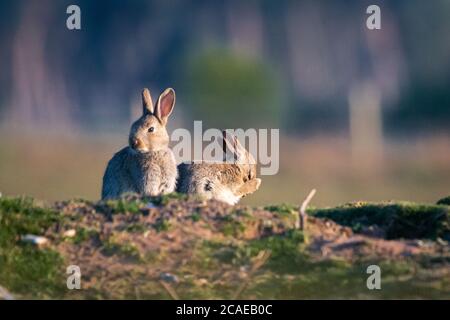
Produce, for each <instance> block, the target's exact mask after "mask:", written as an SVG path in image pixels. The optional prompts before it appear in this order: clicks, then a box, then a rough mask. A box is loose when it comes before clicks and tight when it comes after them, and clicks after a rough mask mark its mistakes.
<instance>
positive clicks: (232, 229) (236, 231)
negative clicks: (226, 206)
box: [221, 214, 245, 237]
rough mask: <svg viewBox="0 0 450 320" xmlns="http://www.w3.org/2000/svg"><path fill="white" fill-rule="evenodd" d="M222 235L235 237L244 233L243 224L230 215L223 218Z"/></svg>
mask: <svg viewBox="0 0 450 320" xmlns="http://www.w3.org/2000/svg"><path fill="white" fill-rule="evenodd" d="M223 221H224V223H223V225H222V229H221V230H222V233H223V234H224V235H225V236H233V237H237V236H239V235H240V234H242V233H243V232H244V231H245V224H244V223H243V222H241V221H239V220H238V219H236V218H235V217H234V215H232V214H230V215H227V216H224V217H223Z"/></svg>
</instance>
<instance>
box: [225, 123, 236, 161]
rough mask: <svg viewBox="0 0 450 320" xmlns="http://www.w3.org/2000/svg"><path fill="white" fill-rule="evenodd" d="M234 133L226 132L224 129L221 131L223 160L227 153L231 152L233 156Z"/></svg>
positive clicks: (234, 151)
mask: <svg viewBox="0 0 450 320" xmlns="http://www.w3.org/2000/svg"><path fill="white" fill-rule="evenodd" d="M233 138H234V135H233V134H231V133H229V132H227V131H226V130H223V131H222V150H223V154H224V160H226V159H227V153H228V152H231V154H232V155H233V157H235V153H236V150H235V148H234V139H233Z"/></svg>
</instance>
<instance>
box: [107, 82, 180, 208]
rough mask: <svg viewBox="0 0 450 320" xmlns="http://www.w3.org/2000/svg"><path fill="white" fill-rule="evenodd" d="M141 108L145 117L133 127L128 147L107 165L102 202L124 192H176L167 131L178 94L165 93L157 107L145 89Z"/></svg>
mask: <svg viewBox="0 0 450 320" xmlns="http://www.w3.org/2000/svg"><path fill="white" fill-rule="evenodd" d="M142 106H143V108H142V109H143V114H142V116H141V117H140V118H139V119H138V120H137V121H136V122H134V123H133V125H132V126H131V130H130V136H129V140H128V142H129V145H128V146H127V147H125V148H123V149H122V150H120V151H119V152H117V153H116V154H115V155H114V156H113V158H112V159H111V160H110V161H109V163H108V166H107V168H106V171H105V174H104V176H103V187H102V199H111V198H117V197H119V196H120V195H121V194H123V193H125V192H136V193H139V194H142V195H149V196H156V195H160V194H165V193H170V192H173V191H174V190H175V186H176V179H177V175H178V172H177V165H176V161H175V157H174V154H173V153H172V150H170V149H169V135H168V134H167V130H166V124H167V119H168V118H169V116H170V114H171V113H172V110H173V107H174V106H175V91H174V90H173V89H171V88H169V89H166V90H165V91H164V92H163V93H162V94H161V95H160V96H159V98H158V101H157V103H156V106H155V107H154V106H153V101H152V98H151V96H150V91H149V90H148V89H144V90H143V91H142Z"/></svg>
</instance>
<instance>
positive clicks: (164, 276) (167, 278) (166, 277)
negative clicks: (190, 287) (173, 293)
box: [159, 272, 178, 283]
mask: <svg viewBox="0 0 450 320" xmlns="http://www.w3.org/2000/svg"><path fill="white" fill-rule="evenodd" d="M159 278H160V279H161V280H162V281H164V282H170V283H178V277H177V276H176V275H174V274H171V273H168V272H163V273H161V274H160V275H159Z"/></svg>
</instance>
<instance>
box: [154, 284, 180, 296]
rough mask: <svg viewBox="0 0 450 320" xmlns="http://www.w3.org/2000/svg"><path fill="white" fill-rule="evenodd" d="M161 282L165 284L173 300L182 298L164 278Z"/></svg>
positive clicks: (164, 286)
mask: <svg viewBox="0 0 450 320" xmlns="http://www.w3.org/2000/svg"><path fill="white" fill-rule="evenodd" d="M159 283H160V284H161V285H162V286H163V288H164V289H166V291H167V292H168V293H169V295H170V296H171V297H172V299H173V300H180V297H179V296H178V294H177V292H176V291H175V289H174V288H173V287H172V286H171V285H170V284H168V283H167V282H165V281H162V280H160V281H159Z"/></svg>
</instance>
